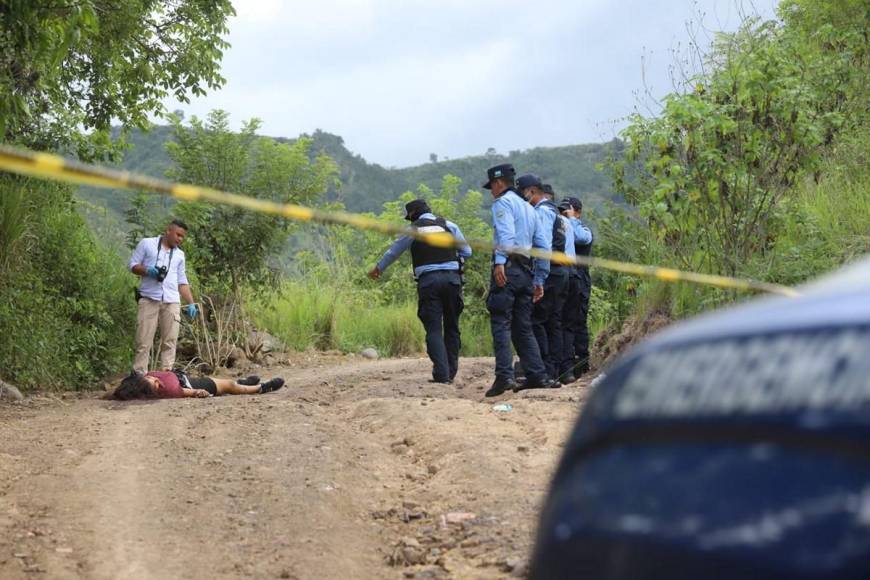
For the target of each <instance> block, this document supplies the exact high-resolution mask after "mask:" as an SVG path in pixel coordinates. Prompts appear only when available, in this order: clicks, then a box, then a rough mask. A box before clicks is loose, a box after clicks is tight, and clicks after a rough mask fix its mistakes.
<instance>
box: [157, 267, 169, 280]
mask: <svg viewBox="0 0 870 580" xmlns="http://www.w3.org/2000/svg"><path fill="white" fill-rule="evenodd" d="M155 268H156V269H157V281H158V282H163V280H164V279H165V278H166V274H167V273H168V272H169V268H167V267H166V266H155Z"/></svg>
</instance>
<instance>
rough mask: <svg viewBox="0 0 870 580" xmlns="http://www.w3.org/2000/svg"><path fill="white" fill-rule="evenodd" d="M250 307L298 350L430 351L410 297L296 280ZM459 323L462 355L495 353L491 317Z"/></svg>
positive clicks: (386, 353)
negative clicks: (386, 300) (385, 298)
mask: <svg viewBox="0 0 870 580" xmlns="http://www.w3.org/2000/svg"><path fill="white" fill-rule="evenodd" d="M250 312H251V315H252V317H253V318H254V321H255V323H256V324H257V325H258V326H259V327H260V328H263V329H265V330H267V331H268V332H269V333H271V334H273V335H274V336H276V337H278V338H280V339H281V340H282V341H283V342H284V344H286V345H287V347H288V348H290V349H292V350H296V351H302V350H307V349H315V350H340V351H343V352H358V351H360V350H362V349H364V348H374V349H376V350H377V351H378V352H379V353H380V354H381V355H383V356H405V355H412V354H419V353H423V352H425V350H426V345H425V332H424V330H423V325H422V323H421V322H420V320H419V319H418V318H417V304H416V302H414V301H410V300H408V301H403V302H399V303H396V304H387V305H384V304H379V303H377V302H376V301H375V300H374V299H373V298H372V296H371V295H370V294H365V293H360V294H355V293H353V292H345V291H342V290H341V289H340V288H330V287H324V286H321V285H319V284H318V283H316V282H314V281H309V280H293V281H287V282H285V283H284V285H283V286H282V288H281V290H280V291H279V292H278V293H277V294H276V295H274V296H272V297H270V298H269V299H267V301H266V302H260V303H257V304H256V305H254V307H253V308H251V309H250ZM460 325H461V331H462V343H463V346H462V354H463V355H464V356H486V355H490V354H491V353H492V339H491V338H490V332H489V320H488V319H482V318H480V317H473V316H462V317H461V319H460Z"/></svg>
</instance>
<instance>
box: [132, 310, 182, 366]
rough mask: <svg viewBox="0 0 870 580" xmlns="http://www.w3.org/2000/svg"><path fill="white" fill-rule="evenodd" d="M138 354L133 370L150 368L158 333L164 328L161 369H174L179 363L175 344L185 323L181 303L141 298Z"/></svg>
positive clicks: (137, 342)
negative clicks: (182, 319) (152, 346)
mask: <svg viewBox="0 0 870 580" xmlns="http://www.w3.org/2000/svg"><path fill="white" fill-rule="evenodd" d="M136 322H137V325H136V357H135V358H134V359H133V370H134V371H141V372H143V373H144V372H147V371H148V370H149V369H148V360H149V359H150V358H151V345H152V344H154V333H155V332H156V331H157V329H158V328H159V329H160V370H170V369H172V365H174V364H175V344H176V342H177V341H178V328H179V326H180V324H181V304H177V303H176V304H167V303H165V302H158V301H157V300H151V299H150V298H140V299H139V314H138V316H137V318H136Z"/></svg>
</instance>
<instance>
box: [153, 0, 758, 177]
mask: <svg viewBox="0 0 870 580" xmlns="http://www.w3.org/2000/svg"><path fill="white" fill-rule="evenodd" d="M759 1H762V2H763V1H765V0H759ZM730 2H731V0H706V1H701V2H700V4H699V6H700V7H701V8H702V9H703V10H707V11H708V12H710V13H712V14H714V15H715V17H711V19H713V20H714V24H715V20H716V18H718V20H719V21H720V22H721V21H722V20H724V19H726V18H727V17H729V15H728V14H727V13H728V11H729V10H730V8H729V6H728V5H730ZM723 3H724V4H726V6H725V7H724V8H723ZM693 6H694V3H693V2H689V1H688V0H685V1H683V2H672V1H669V0H668V1H666V0H659V1H656V2H652V1H650V2H644V1H643V0H622V1H621V2H619V3H613V2H606V1H604V0H585V1H577V0H539V1H538V2H535V3H531V2H527V1H524V0H477V1H474V2H468V1H465V0H441V1H439V2H435V1H430V0H320V1H318V2H310V3H309V2H298V1H296V2H289V1H281V0H247V1H245V2H239V3H238V5H237V11H238V16H237V17H236V18H234V19H233V20H232V21H231V22H230V29H231V35H230V42H231V43H232V45H233V46H232V48H231V49H230V50H229V52H228V54H227V55H226V57H225V59H224V68H223V74H224V76H225V77H226V78H227V79H228V84H227V86H226V87H225V88H224V89H222V90H221V91H219V92H217V93H214V94H211V95H209V96H208V97H206V98H205V99H199V100H197V101H196V102H194V103H193V104H192V105H191V106H183V107H182V108H183V109H186V110H188V111H189V112H192V113H196V114H199V115H204V114H205V113H207V112H208V110H210V109H213V108H224V109H227V110H229V111H230V112H231V113H232V114H233V118H234V119H235V120H236V121H239V122H240V121H241V120H242V119H246V118H250V117H254V116H256V117H260V118H261V119H262V120H263V122H264V124H263V132H264V133H266V134H270V135H281V136H295V135H298V134H299V133H301V132H311V131H313V130H314V129H316V128H320V129H323V130H325V131H329V132H332V133H337V134H339V135H341V136H342V137H344V138H345V141H346V142H347V143H348V144H349V146H350V147H351V148H353V149H354V150H355V151H356V152H359V153H361V154H362V155H363V156H364V157H366V158H367V159H369V160H370V161H375V162H378V163H382V164H384V165H400V166H401V165H410V164H416V163H422V162H424V161H426V159H427V158H428V154H429V153H430V152H436V153H438V154H440V155H448V156H450V157H459V156H463V155H469V154H479V153H482V152H483V151H485V149H486V148H487V147H490V146H493V147H496V148H497V149H498V150H499V151H507V150H509V149H525V148H528V147H533V146H537V145H557V144H568V143H581V142H589V141H594V140H598V139H600V138H609V137H611V136H612V134H607V131H602V129H601V126H599V124H603V125H604V126H606V124H607V122H608V121H611V120H613V119H616V118H618V117H622V116H624V115H625V114H627V113H628V112H629V111H630V110H631V108H632V106H633V104H634V102H635V97H634V95H633V91H636V90H638V89H640V88H641V84H642V81H641V55H642V54H644V53H645V54H646V55H647V56H648V57H649V58H648V62H647V72H648V75H647V78H648V81H649V83H650V84H651V85H652V87H653V90H654V91H655V92H656V93H657V94H659V95H660V94H664V93H665V92H666V91H667V90H669V88H670V84H669V80H668V76H667V65H668V64H669V63H670V62H671V61H672V57H671V55H670V53H669V49H670V48H672V47H674V46H675V45H676V44H677V42H678V41H680V40H683V41H685V39H686V31H685V27H684V25H683V23H684V21H686V20H688V19H690V18H692V17H693V16H694V15H695V14H694V12H693ZM723 13H724V14H725V16H723ZM734 13H735V14H736V11H734ZM769 13H770V12H769V11H768V14H769ZM731 17H732V18H733V15H731ZM725 25H726V26H729V25H730V26H732V27H733V23H731V24H728V23H726V24H725ZM175 106H176V105H174V104H170V107H171V108H175Z"/></svg>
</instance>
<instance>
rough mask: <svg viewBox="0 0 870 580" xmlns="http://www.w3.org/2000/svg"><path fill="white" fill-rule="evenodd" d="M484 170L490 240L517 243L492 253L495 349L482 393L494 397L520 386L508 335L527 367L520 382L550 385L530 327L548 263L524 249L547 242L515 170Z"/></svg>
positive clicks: (490, 305)
mask: <svg viewBox="0 0 870 580" xmlns="http://www.w3.org/2000/svg"><path fill="white" fill-rule="evenodd" d="M486 174H487V180H486V183H484V184H483V187H484V189H489V190H490V191H491V192H492V197H493V199H494V200H495V201H494V202H493V204H492V223H493V228H494V230H495V231H494V233H493V240H494V242H495V244H496V246H499V247H501V248H505V247H512V248H514V247H515V248H517V250H516V251H514V252H511V253H508V252H506V251H504V250H501V249H497V250H496V251H495V252H494V253H493V268H492V279H491V281H490V289H489V294H488V295H487V298H486V307H487V310H489V314H490V327H491V330H492V344H493V349H494V350H495V381H494V382H493V384H492V386H491V387H490V389H489V390H488V391H487V392H486V396H487V397H495V396H498V395H500V394H502V393H504V392H505V391H506V390H508V389H513V390H518V389H519V387H518V385H517V383H516V381H515V379H514V370H513V364H512V363H513V354H512V353H511V341H513V345H514V348H515V349H516V351H517V354H518V355H519V357H520V363H521V364H522V367H523V369H524V370H525V373H526V383H525V385H524V388H538V387H549V386H552V385H553V383H552V381H550V380H548V378H547V371H546V368H545V366H544V362H543V360H542V359H541V353H540V350H539V349H538V343H537V341H536V340H535V335H534V333H533V332H532V304H533V300H534V301H537V300H540V299H541V297H542V296H543V294H544V288H543V283H544V280H546V278H547V274H548V272H549V267H550V263H549V261H547V260H535V262H534V265H533V263H532V260H531V258H530V257H529V254H528V251H529V250H530V249H531V248H532V247H536V248H541V249H549V248H548V243H547V239H546V236H545V235H544V232H543V231H542V229H541V228H540V227H538V218H537V216H536V215H535V211H534V209H532V207H531V206H530V205H529V204H528V203H526V202H525V200H523V199H522V198H521V197H520V195H519V194H518V193H517V191H516V189H515V184H514V177H515V175H516V171H515V170H514V168H513V166H512V165H510V164H503V165H496V166H495V167H491V168H489V169H488V170H487V172H486ZM533 267H534V272H533V271H532V268H533Z"/></svg>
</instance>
